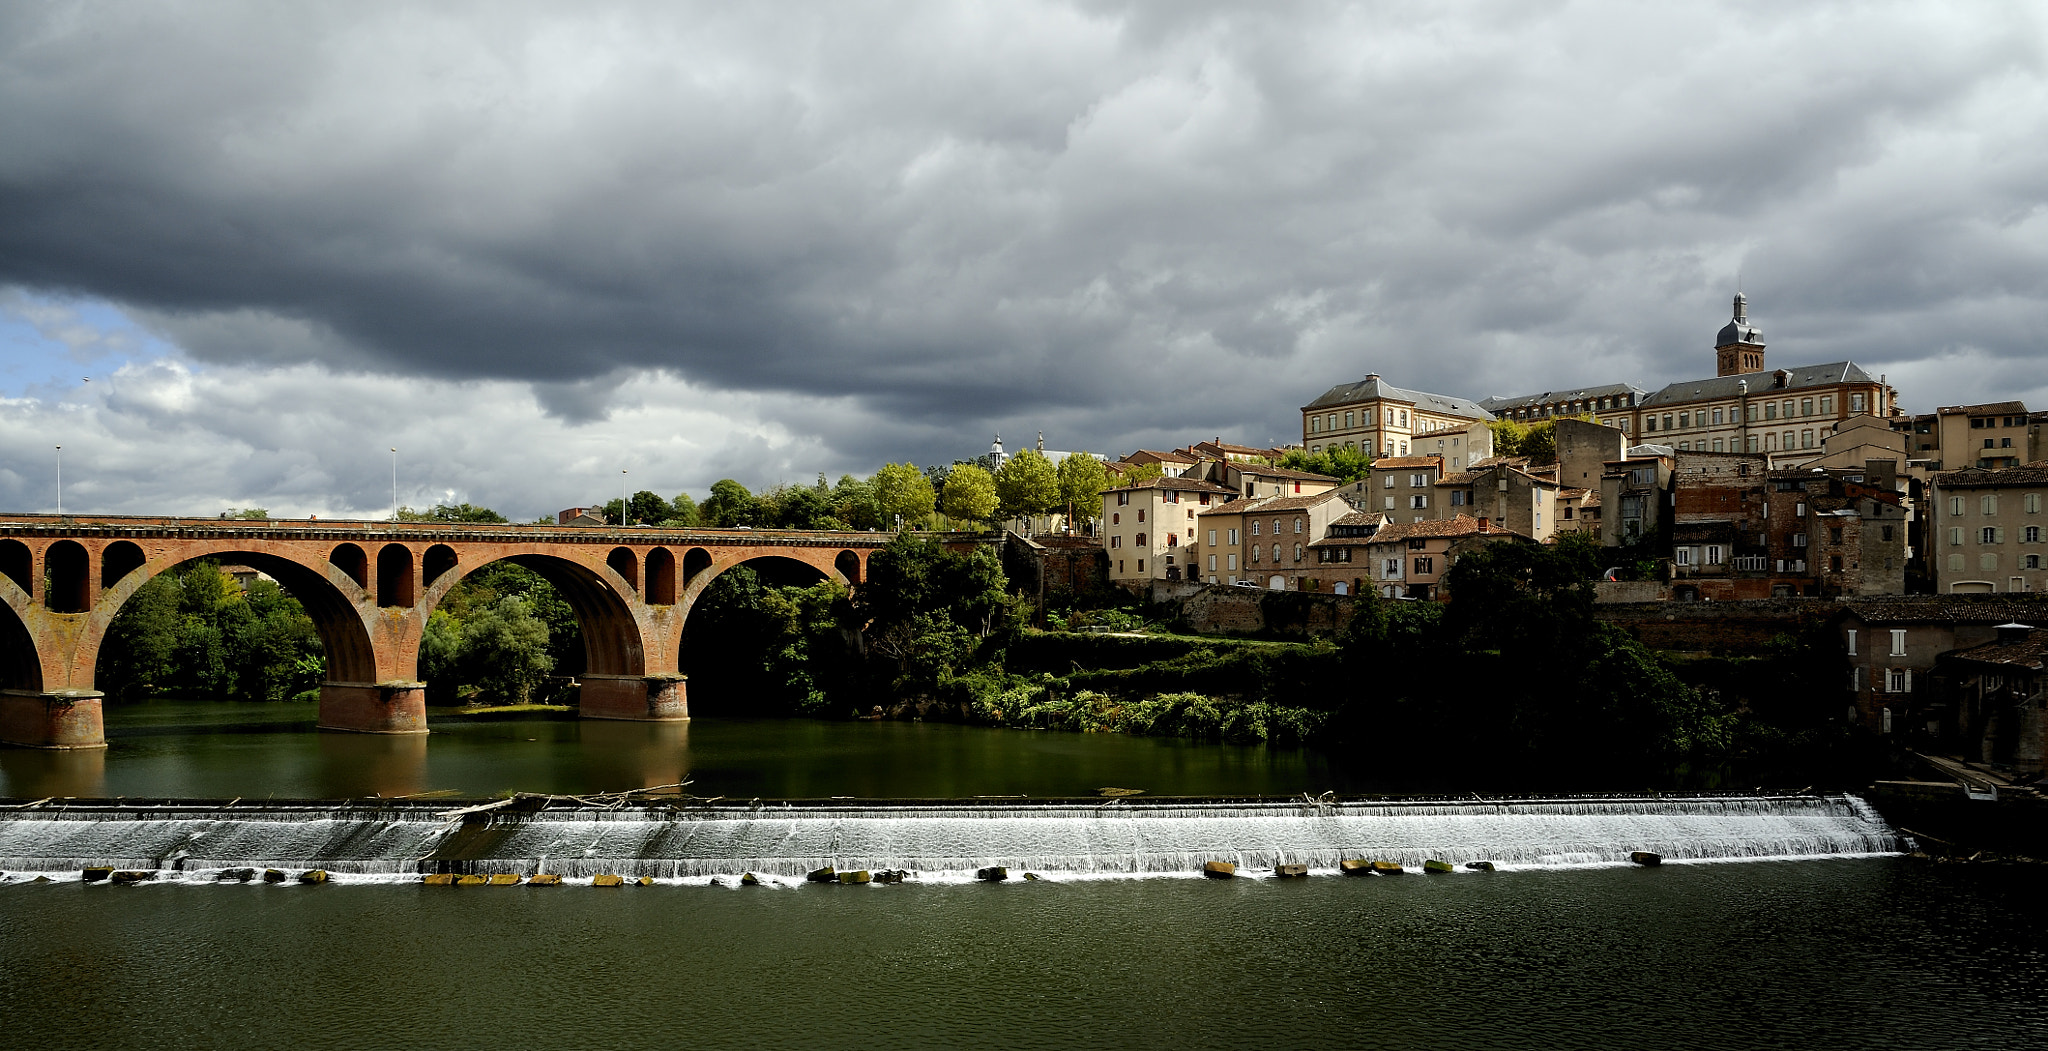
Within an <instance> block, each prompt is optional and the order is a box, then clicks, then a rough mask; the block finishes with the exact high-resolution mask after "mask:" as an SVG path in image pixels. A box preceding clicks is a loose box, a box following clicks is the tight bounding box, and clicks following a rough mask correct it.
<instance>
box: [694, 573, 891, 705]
mask: <svg viewBox="0 0 2048 1051" xmlns="http://www.w3.org/2000/svg"><path fill="white" fill-rule="evenodd" d="M852 622H853V610H852V605H851V603H850V602H849V601H848V595H847V591H846V588H845V587H844V586H843V585H841V584H839V583H837V582H836V581H822V582H820V583H818V584H814V585H811V586H809V587H780V588H778V587H773V586H770V585H766V584H763V583H762V582H761V579H760V576H759V575H758V574H756V573H755V572H754V571H753V570H752V569H749V568H748V567H746V566H740V567H738V568H735V569H731V570H728V571H726V572H724V573H722V574H720V575H719V576H718V578H717V579H715V580H713V581H712V582H711V585H710V586H709V587H708V588H706V589H705V592H704V594H703V596H702V597H701V598H699V599H698V601H697V605H696V607H695V609H694V610H693V611H692V613H691V616H690V623H689V627H688V630H687V631H686V633H685V635H684V639H683V652H682V659H683V670H684V671H685V672H686V673H688V674H689V676H690V680H691V694H690V704H691V707H692V708H693V709H695V710H698V711H701V712H704V713H707V714H709V713H718V712H744V713H746V714H753V715H761V714H768V715H776V714H783V715H819V714H824V713H825V712H826V711H828V710H832V709H833V708H834V706H835V704H836V701H835V695H839V694H843V695H845V696H846V697H848V698H857V697H858V696H859V695H860V693H861V688H862V684H863V683H864V681H865V680H864V677H863V674H862V670H861V669H860V667H859V666H858V657H857V654H856V653H855V652H854V651H853V650H852V648H851V647H850V646H849V644H848V642H849V637H850V635H851V632H850V626H851V624H852Z"/></svg>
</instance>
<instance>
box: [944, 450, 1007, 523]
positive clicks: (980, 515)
mask: <svg viewBox="0 0 2048 1051" xmlns="http://www.w3.org/2000/svg"><path fill="white" fill-rule="evenodd" d="M995 510H996V480H995V478H994V477H993V476H991V475H990V474H989V473H988V472H987V471H985V470H983V469H982V468H981V465H979V464H972V463H959V464H954V465H953V470H952V471H950V472H949V473H947V475H946V492H945V512H946V516H947V517H949V518H957V519H959V520H961V521H963V522H967V523H969V524H972V525H980V524H981V523H984V522H987V521H988V517H989V516H990V515H992V514H994V513H995Z"/></svg>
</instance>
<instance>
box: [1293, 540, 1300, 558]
mask: <svg viewBox="0 0 2048 1051" xmlns="http://www.w3.org/2000/svg"><path fill="white" fill-rule="evenodd" d="M1294 560H1295V561H1296V562H1299V561H1301V545H1300V544H1295V545H1294Z"/></svg>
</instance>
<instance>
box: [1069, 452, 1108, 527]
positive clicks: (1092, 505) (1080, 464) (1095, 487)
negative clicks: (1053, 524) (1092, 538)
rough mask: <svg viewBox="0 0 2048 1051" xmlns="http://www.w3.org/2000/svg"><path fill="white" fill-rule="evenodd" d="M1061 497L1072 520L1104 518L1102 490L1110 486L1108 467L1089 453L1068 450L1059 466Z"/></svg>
mask: <svg viewBox="0 0 2048 1051" xmlns="http://www.w3.org/2000/svg"><path fill="white" fill-rule="evenodd" d="M1058 473H1059V481H1060V500H1061V502H1063V503H1065V504H1066V508H1067V520H1068V521H1069V522H1088V521H1093V520H1095V519H1097V518H1100V517H1102V491H1103V490H1104V489H1107V488H1109V470H1108V468H1105V467H1103V466H1102V461H1101V460H1098V459H1096V458H1095V457H1093V456H1091V455H1089V454H1088V453H1086V452H1077V453H1068V454H1067V455H1066V456H1065V457H1064V458H1062V459H1061V460H1060V465H1059V472H1058Z"/></svg>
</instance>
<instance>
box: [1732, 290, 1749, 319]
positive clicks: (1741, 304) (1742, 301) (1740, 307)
mask: <svg viewBox="0 0 2048 1051" xmlns="http://www.w3.org/2000/svg"><path fill="white" fill-rule="evenodd" d="M1735 320H1737V321H1741V322H1744V323H1747V322H1748V321H1749V300H1748V299H1746V298H1744V296H1743V294H1742V293H1740V292H1737V293H1735Z"/></svg>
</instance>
